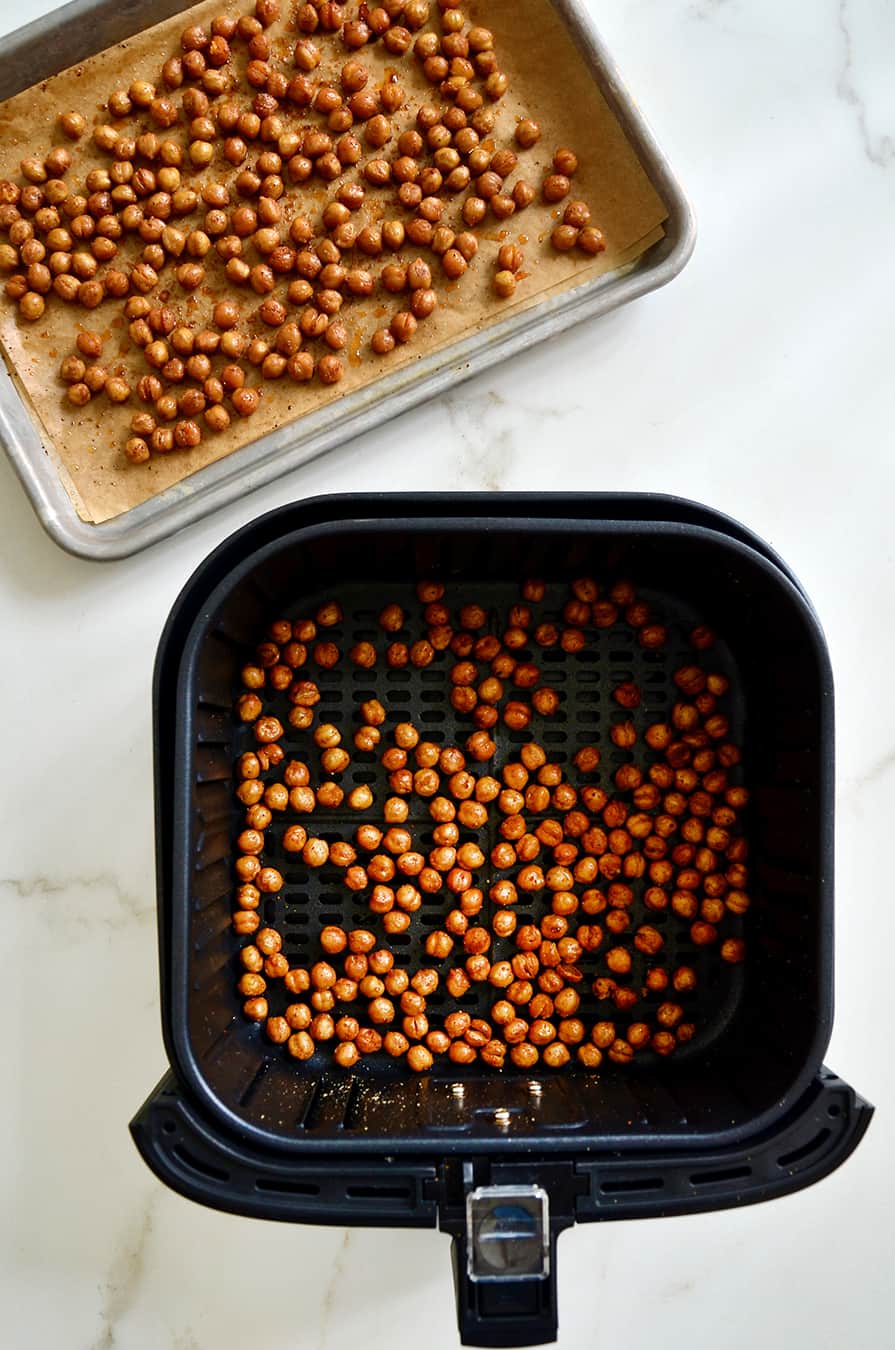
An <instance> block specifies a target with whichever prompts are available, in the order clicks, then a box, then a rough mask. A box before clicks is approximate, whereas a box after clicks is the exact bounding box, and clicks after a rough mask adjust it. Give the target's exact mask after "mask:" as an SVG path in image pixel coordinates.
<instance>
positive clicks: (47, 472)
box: [0, 0, 695, 560]
mask: <svg viewBox="0 0 895 1350" xmlns="http://www.w3.org/2000/svg"><path fill="white" fill-rule="evenodd" d="M550 3H552V4H553V6H554V8H555V9H556V11H557V13H558V14H559V15H560V17H561V18H562V20H563V22H564V23H565V25H566V27H567V28H568V30H569V32H570V34H571V35H572V37H573V39H574V41H575V42H576V44H577V46H578V48H579V50H580V51H581V53H582V55H583V57H584V59H585V61H586V64H587V66H588V69H589V70H590V71H591V72H592V74H593V78H594V80H595V81H596V83H597V85H598V87H599V89H600V91H601V93H602V94H603V97H604V98H605V99H606V101H607V103H608V104H609V105H610V107H611V108H612V110H613V112H614V113H615V115H616V117H617V119H618V121H619V123H620V125H621V126H622V128H623V130H624V131H625V133H626V135H627V137H628V139H629V140H630V142H631V144H632V145H633V146H634V149H635V151H636V153H637V156H638V158H639V159H640V161H641V163H642V165H643V167H644V169H645V171H646V173H647V175H648V177H649V178H650V180H651V182H652V184H653V186H654V187H655V188H656V190H657V192H658V193H659V195H660V196H661V197H662V199H663V201H664V203H665V205H666V207H667V209H668V218H667V220H666V221H665V237H664V238H663V239H662V240H660V241H659V243H657V244H655V245H653V246H652V247H651V248H650V249H648V250H647V251H646V253H644V254H643V255H642V257H641V258H639V259H638V260H637V262H636V263H634V264H632V265H629V266H628V267H626V268H623V269H619V270H617V271H615V272H610V273H608V274H606V275H604V276H602V277H599V278H597V279H596V280H592V281H588V282H585V283H584V284H582V285H581V286H578V287H574V288H572V289H570V290H566V291H565V292H563V293H562V294H560V295H556V296H552V297H549V298H547V299H545V300H544V301H543V302H542V303H540V304H537V305H535V306H533V307H532V308H530V309H528V310H526V311H524V312H523V313H520V314H515V315H511V316H509V317H508V318H507V319H506V320H505V321H504V322H502V323H498V324H495V325H493V326H491V327H489V328H487V329H486V330H484V331H483V332H477V333H473V334H471V335H470V336H469V337H468V338H466V339H464V340H462V341H459V342H455V343H452V344H450V345H449V346H448V347H445V348H442V349H441V350H439V351H435V352H432V353H431V354H429V355H428V356H426V357H424V358H423V359H421V360H420V361H418V362H415V363H413V364H412V365H411V366H409V367H405V368H402V369H400V370H396V371H395V372H394V373H393V374H389V375H385V376H383V377H382V378H381V379H379V380H377V381H375V382H374V383H372V384H370V385H368V386H366V387H364V388H361V389H358V390H356V391H354V392H353V393H351V394H348V395H346V396H345V397H343V398H341V399H339V400H338V402H336V403H335V404H329V405H327V406H325V407H321V408H320V409H319V410H318V411H316V412H314V413H311V414H308V415H306V416H304V417H302V418H301V419H299V420H297V421H295V422H292V423H289V424H288V425H286V426H283V427H281V428H278V429H277V430H276V431H274V432H271V433H269V434H267V435H265V436H263V437H260V438H259V439H258V440H256V441H253V442H252V443H251V444H249V445H247V446H244V447H243V448H241V449H239V450H237V451H235V452H234V453H233V454H231V455H229V456H227V457H226V458H224V459H221V460H218V461H217V462H215V463H213V464H210V465H208V466H207V467H206V468H203V469H200V470H198V471H197V472H196V473H194V474H192V475H190V476H189V477H187V478H185V479H183V480H182V481H181V482H179V483H177V484H176V485H174V486H172V487H171V488H168V489H166V490H165V491H164V492H161V493H158V494H157V495H156V496H154V497H152V498H150V499H149V500H148V501H145V502H143V503H141V504H140V505H139V506H136V507H134V508H133V509H131V510H129V511H126V512H124V513H123V514H122V515H119V516H117V517H115V518H113V519H111V520H108V521H105V522H103V523H102V524H98V525H95V524H89V523H87V522H85V521H83V520H81V519H80V517H79V516H78V514H77V512H76V510H75V507H74V503H73V502H72V500H71V498H70V497H69V495H68V492H67V491H66V489H65V486H64V484H63V481H62V478H61V477H60V471H59V468H58V466H57V465H56V464H55V463H54V461H53V459H52V458H51V456H50V455H49V453H48V452H47V450H46V449H45V447H44V445H43V443H42V441H41V437H40V434H39V432H38V429H37V425H36V423H35V422H34V421H33V420H32V416H31V414H30V412H29V410H28V408H27V406H26V404H25V403H24V401H23V399H22V397H21V395H20V394H19V392H18V389H17V387H16V384H15V382H14V380H13V378H12V376H11V375H10V373H9V371H8V370H7V369H6V368H5V367H4V368H3V369H2V372H0V444H2V445H3V447H4V448H5V450H6V452H7V454H8V455H9V458H10V460H11V462H12V464H13V467H14V468H15V470H16V472H17V474H18V476H19V478H20V479H21V481H22V484H23V486H24V488H25V491H26V492H27V493H28V496H29V497H30V499H31V501H32V504H33V506H34V509H35V510H36V512H37V514H38V516H39V518H40V520H41V523H42V524H43V526H44V528H45V529H46V530H47V532H48V533H49V535H50V536H51V538H52V539H54V540H55V542H56V543H57V544H59V545H60V546H61V547H62V548H64V549H66V550H68V551H69V552H70V553H73V554H76V555H78V556H80V557H84V558H91V559H95V560H111V559H114V558H122V557H127V556H128V555H130V554H132V553H136V552H138V551H139V550H141V549H144V548H147V547H148V546H149V545H151V544H155V543H158V541H159V540H161V539H164V538H166V537H167V536H168V535H171V534H174V533H175V532H176V531H178V530H182V529H183V528H184V527H185V526H187V525H190V524H191V523H192V522H193V521H195V520H198V519H200V518H201V517H202V516H205V515H208V514H209V513H210V512H211V511H214V510H216V509H217V508H218V507H220V506H224V505H226V504H227V503H228V502H231V501H233V500H235V499H236V498H237V497H243V496H245V495H246V493H248V492H251V491H253V490H254V489H255V488H258V487H261V486H263V485H264V484H265V483H269V482H271V481H272V480H273V479H275V478H277V477H279V476H280V475H281V474H284V473H287V472H288V471H289V470H291V469H294V468H296V467H297V466H298V465H300V464H304V463H306V462H307V461H308V460H310V459H313V458H315V457H316V456H317V455H321V454H323V453H324V452H325V451H327V450H331V449H333V448H334V447H335V446H336V445H339V444H341V443H342V442H343V441H345V440H347V439H349V437H352V436H357V435H360V434H362V433H363V432H365V431H367V430H369V429H370V428H371V427H375V426H378V425H379V424H380V423H382V422H384V421H386V420H387V419H388V418H390V417H394V416H396V415H397V414H398V413H400V412H403V411H404V410H405V409H407V408H411V407H413V406H414V405H416V404H417V403H420V402H422V401H423V400H424V399H427V398H431V397H433V396H434V395H436V394H439V393H442V392H444V391H445V390H447V389H450V388H452V387H453V386H455V385H457V384H459V383H460V382H462V381H463V380H464V379H466V378H467V377H468V376H469V375H470V374H471V373H472V372H473V371H475V372H476V373H478V372H480V371H482V370H484V369H487V368H488V367H489V366H492V365H494V364H495V363H496V362H498V361H502V360H504V359H505V358H507V357H510V356H513V355H514V354H515V353H517V352H520V351H522V350H524V349H527V348H528V347H531V346H532V345H533V344H534V343H536V342H540V341H542V340H543V339H545V338H548V337H552V336H553V335H554V334H556V333H560V332H562V331H563V330H564V329H566V328H569V327H570V326H571V325H572V324H575V323H578V322H580V321H581V320H582V319H586V318H591V317H593V316H594V315H598V314H604V313H606V312H608V311H609V310H612V309H615V308H617V307H618V306H619V305H623V304H627V303H628V302H629V301H630V300H635V299H636V298H637V297H638V296H641V295H645V294H646V293H647V292H648V291H652V290H655V289H657V288H658V287H659V286H663V285H665V283H666V282H668V281H671V280H672V278H673V277H675V276H676V275H677V274H678V272H680V271H681V269H682V268H683V267H684V265H685V263H686V262H687V260H688V258H689V257H690V254H691V252H692V250H693V245H694V242H695V223H694V220H693V214H692V211H691V209H690V206H689V203H688V202H687V199H686V197H685V195H684V192H683V190H682V188H681V186H680V184H679V183H678V181H677V179H676V178H675V176H674V174H673V172H672V170H671V167H670V165H669V163H668V160H667V159H666V157H665V155H664V154H663V153H662V151H661V150H660V148H659V146H658V145H657V143H656V140H655V138H654V136H653V134H652V131H651V130H650V128H649V127H648V126H647V124H646V122H645V121H644V119H643V117H642V116H641V114H640V112H639V111H638V109H637V107H636V105H635V103H634V101H633V99H632V97H631V95H630V94H629V92H628V91H627V89H626V88H625V86H624V84H623V82H622V79H621V76H620V75H619V72H618V70H617V68H616V66H615V64H614V62H613V60H612V58H611V57H610V55H609V53H608V52H607V50H606V48H605V46H604V44H603V42H602V41H601V39H600V38H599V36H598V34H597V33H596V32H595V30H594V28H593V25H592V23H591V21H590V18H589V16H588V14H587V13H586V12H585V10H584V9H583V8H582V6H581V5H580V4H579V3H578V0H550ZM184 8H186V6H185V5H184V4H183V3H180V2H179V0H123V2H122V0H73V3H71V4H68V5H65V6H63V7H62V8H61V9H58V10H56V11H55V12H54V13H52V14H50V15H47V16H46V17H44V18H41V19H38V20H36V21H35V22H34V23H32V24H29V25H28V26H27V27H25V28H22V29H20V30H19V31H18V32H17V33H14V34H13V35H12V36H11V37H10V38H8V39H6V40H5V41H4V43H3V50H2V56H0V101H2V100H4V99H7V98H11V97H12V96H13V95H14V94H17V93H20V92H21V90H23V89H27V88H29V87H30V86H31V85H33V84H37V83H39V82H40V81H42V80H45V79H47V78H49V77H50V76H51V75H54V74H56V72H57V71H58V70H61V69H63V68H64V67H67V66H70V65H72V64H74V63H76V62H78V61H83V60H85V59H86V58H87V57H89V56H92V55H94V54H95V53H96V52H99V51H102V50H104V49H105V48H107V47H109V46H112V45H113V44H114V43H117V42H121V41H123V40H124V39H126V38H129V37H132V36H133V35H134V34H135V33H138V32H139V31H140V30H141V29H143V28H146V27H148V26H149V25H151V24H155V23H159V22H160V21H161V20H163V19H166V18H169V17H171V16H172V15H174V14H177V13H178V12H180V11H181V10H183V9H184Z"/></svg>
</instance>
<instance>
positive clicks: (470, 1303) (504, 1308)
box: [451, 1233, 558, 1346]
mask: <svg viewBox="0 0 895 1350" xmlns="http://www.w3.org/2000/svg"><path fill="white" fill-rule="evenodd" d="M556 1237H557V1235H556V1234H555V1233H553V1234H551V1235H550V1238H549V1268H548V1271H547V1273H546V1275H544V1276H543V1277H541V1278H538V1277H531V1278H527V1279H515V1280H495V1281H485V1282H483V1281H476V1280H473V1279H471V1278H470V1276H469V1248H468V1240H467V1238H466V1235H465V1234H464V1235H462V1236H459V1237H455V1238H454V1239H453V1242H452V1243H451V1263H452V1265H453V1271H454V1294H455V1296H456V1300H457V1325H458V1327H459V1331H460V1343H461V1345H474V1346H523V1345H547V1344H549V1343H550V1342H551V1341H555V1340H556V1336H557V1321H558V1308H557V1290H556Z"/></svg>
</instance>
